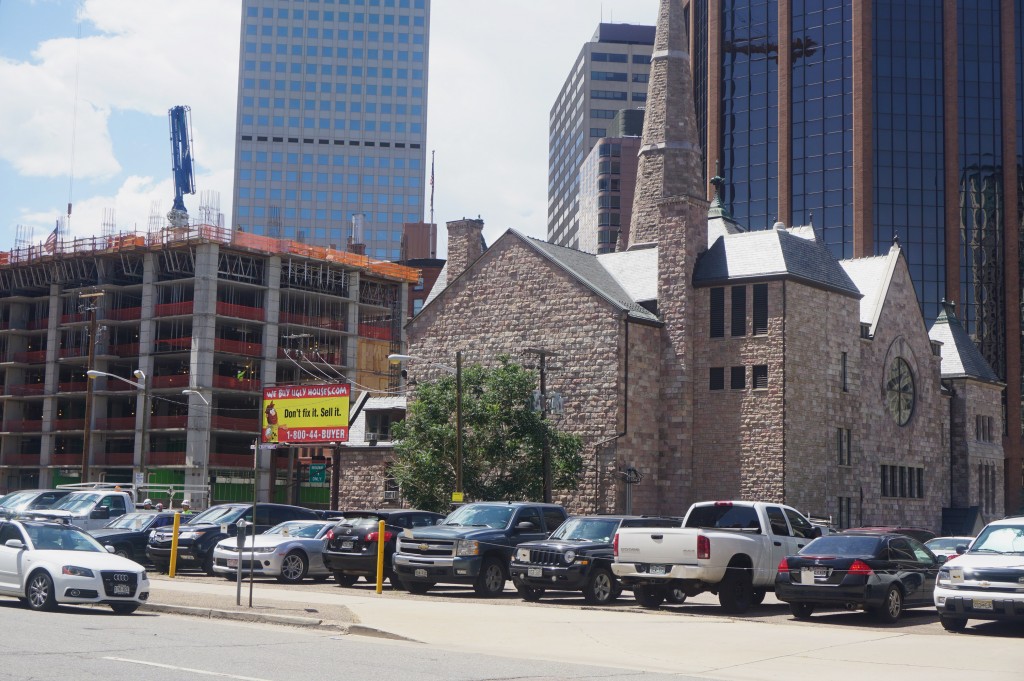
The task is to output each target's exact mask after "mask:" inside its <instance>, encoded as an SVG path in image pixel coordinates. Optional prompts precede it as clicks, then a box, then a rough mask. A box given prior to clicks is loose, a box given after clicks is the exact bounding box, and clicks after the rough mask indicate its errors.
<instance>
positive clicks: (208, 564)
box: [203, 548, 217, 577]
mask: <svg viewBox="0 0 1024 681" xmlns="http://www.w3.org/2000/svg"><path fill="white" fill-rule="evenodd" d="M203 572H205V573H206V574H207V575H208V576H210V577H213V576H215V575H216V574H217V573H216V572H214V571H213V548H211V549H210V552H209V553H208V554H206V558H203Z"/></svg>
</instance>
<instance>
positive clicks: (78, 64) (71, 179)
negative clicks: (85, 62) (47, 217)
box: [58, 18, 82, 238]
mask: <svg viewBox="0 0 1024 681" xmlns="http://www.w3.org/2000/svg"><path fill="white" fill-rule="evenodd" d="M81 70H82V20H81V18H79V20H78V40H77V41H76V42H75V101H74V105H73V106H72V109H71V160H70V165H69V168H68V215H67V221H66V223H65V228H66V229H67V230H68V231H70V230H71V203H72V200H73V197H74V192H75V138H76V136H77V131H78V82H79V78H78V76H79V73H80V72H81ZM59 229H60V225H59V223H58V230H59ZM58 238H59V234H58Z"/></svg>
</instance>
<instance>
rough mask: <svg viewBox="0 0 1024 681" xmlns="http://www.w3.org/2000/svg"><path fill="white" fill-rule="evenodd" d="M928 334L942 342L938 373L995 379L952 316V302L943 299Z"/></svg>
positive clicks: (954, 316)
mask: <svg viewBox="0 0 1024 681" xmlns="http://www.w3.org/2000/svg"><path fill="white" fill-rule="evenodd" d="M928 337H929V338H931V339H932V340H933V341H939V342H941V343H942V377H943V378H976V379H978V380H980V381H988V382H990V383H999V382H1000V381H999V377H998V376H996V372H994V371H992V367H991V366H989V364H988V362H987V361H985V358H984V357H983V356H982V354H981V352H980V351H979V350H978V346H976V345H975V344H974V342H973V341H972V340H971V337H970V335H968V333H967V330H966V329H965V328H964V327H963V325H962V324H961V323H960V320H959V319H957V317H956V312H955V309H954V307H953V305H952V304H950V303H945V302H944V303H943V304H942V312H940V313H939V316H938V318H937V319H936V320H935V323H934V324H932V328H931V329H930V330H929V331H928Z"/></svg>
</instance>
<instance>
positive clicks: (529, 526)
mask: <svg viewBox="0 0 1024 681" xmlns="http://www.w3.org/2000/svg"><path fill="white" fill-rule="evenodd" d="M516 529H517V530H536V529H537V526H536V525H534V524H533V523H531V522H530V521H529V520H524V521H523V522H521V523H519V524H518V525H516Z"/></svg>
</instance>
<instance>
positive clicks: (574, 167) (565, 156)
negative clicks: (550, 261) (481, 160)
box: [547, 24, 654, 248]
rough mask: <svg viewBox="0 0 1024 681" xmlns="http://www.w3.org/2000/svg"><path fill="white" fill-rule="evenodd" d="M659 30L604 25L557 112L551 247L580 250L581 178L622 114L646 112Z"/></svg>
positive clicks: (553, 116)
mask: <svg viewBox="0 0 1024 681" xmlns="http://www.w3.org/2000/svg"><path fill="white" fill-rule="evenodd" d="M653 46H654V26H638V25H633V24H599V25H598V27H597V31H596V32H595V33H594V37H593V38H592V39H591V41H590V42H588V43H586V44H585V45H584V46H583V49H582V50H580V54H579V56H578V57H577V58H576V62H575V63H574V64H573V67H572V69H571V70H570V71H569V76H568V78H566V80H565V85H563V86H562V90H561V92H559V93H558V98H557V99H556V100H555V104H554V106H552V107H551V113H550V116H549V127H548V235H547V238H548V241H550V242H551V243H554V244H558V245H560V246H571V247H574V248H575V247H576V246H577V245H578V234H577V232H578V229H579V222H578V216H577V211H578V191H579V172H580V166H581V165H582V164H583V160H584V159H585V158H586V157H587V155H588V154H589V153H590V150H591V149H593V148H594V145H595V144H596V143H597V141H598V140H599V139H601V138H602V137H607V136H608V128H609V127H611V122H612V119H613V118H615V116H616V114H618V113H619V111H620V110H622V109H634V108H637V107H643V106H644V103H645V102H646V101H647V78H648V74H649V73H650V68H651V50H652V49H653Z"/></svg>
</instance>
